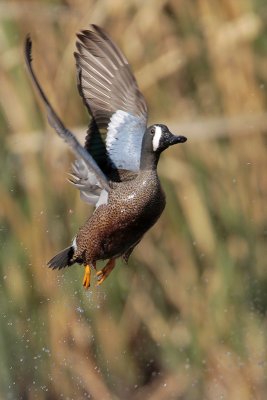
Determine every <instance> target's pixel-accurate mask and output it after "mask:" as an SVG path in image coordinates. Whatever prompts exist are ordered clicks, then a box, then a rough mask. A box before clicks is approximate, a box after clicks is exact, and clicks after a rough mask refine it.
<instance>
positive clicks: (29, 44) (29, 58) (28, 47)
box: [24, 33, 32, 64]
mask: <svg viewBox="0 0 267 400" xmlns="http://www.w3.org/2000/svg"><path fill="white" fill-rule="evenodd" d="M24 52H25V58H26V61H27V62H28V63H29V64H30V63H31V62H32V40H31V36H30V34H29V33H28V34H27V36H26V38H25V46H24Z"/></svg>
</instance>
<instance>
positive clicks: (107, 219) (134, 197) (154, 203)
mask: <svg viewBox="0 0 267 400" xmlns="http://www.w3.org/2000/svg"><path fill="white" fill-rule="evenodd" d="M77 36H78V41H77V43H76V46H77V52H75V53H74V55H75V59H76V67H77V79H78V89H79V92H80V95H81V97H82V99H83V102H84V104H85V106H86V107H87V109H88V111H89V113H90V115H91V122H90V124H89V128H88V131H87V136H86V140H85V146H84V147H82V146H81V145H80V144H79V142H78V141H77V139H76V138H75V136H74V135H73V134H72V133H71V132H70V131H69V130H68V129H66V128H65V126H64V125H63V123H62V122H61V120H60V119H59V118H58V116H57V115H56V113H55V111H54V110H53V108H52V107H51V105H50V103H49V101H48V99H47V97H46V96H45V94H44V92H43V90H42V88H41V86H40V84H39V82H38V80H37V78H36V76H35V74H34V72H33V69H32V65H31V62H32V59H31V47H32V43H31V39H30V37H29V36H28V37H27V39H26V42H25V57H26V63H27V67H28V70H29V72H30V76H31V78H32V80H33V82H34V84H35V86H36V88H37V90H38V93H39V95H40V96H41V98H42V100H43V102H44V104H45V106H46V110H47V114H48V120H49V123H50V125H51V126H52V127H53V128H54V129H55V130H56V132H57V133H58V134H59V136H61V137H62V138H63V139H64V140H65V141H66V142H67V143H68V144H69V145H70V146H71V148H72V151H73V152H74V154H75V155H76V157H77V161H76V162H75V163H74V165H73V172H72V174H71V179H70V180H71V182H72V183H73V184H74V185H75V186H76V187H77V188H78V189H79V190H80V193H81V198H82V200H84V201H86V202H87V203H91V204H94V205H95V210H94V212H93V215H92V216H91V217H90V218H89V219H88V220H87V221H86V223H85V224H84V225H83V226H82V227H81V228H80V230H79V232H78V233H77V235H76V236H75V238H74V240H73V241H72V244H71V245H70V246H69V247H68V248H66V249H64V250H62V251H61V252H60V253H58V254H57V255H56V256H54V257H53V258H52V259H51V260H50V261H49V262H48V266H49V267H50V268H52V269H61V268H64V267H67V266H70V265H72V264H74V263H79V264H83V265H84V266H85V274H84V279H83V285H84V287H85V288H88V287H89V286H90V276H91V268H92V267H93V268H96V262H97V261H98V260H109V261H108V263H107V264H106V266H105V267H104V268H103V269H102V270H101V271H98V272H97V277H98V284H100V283H102V282H103V281H104V280H105V278H106V277H107V276H108V275H109V274H110V272H111V271H112V269H113V268H114V266H115V260H116V259H117V258H118V257H122V258H123V259H124V260H125V261H126V262H127V261H128V259H129V256H130V254H131V253H132V251H133V249H134V247H135V246H136V245H137V244H138V243H139V242H140V240H141V239H142V237H143V235H144V234H145V232H147V230H148V229H149V228H151V227H152V225H154V224H155V222H156V221H157V219H158V218H159V216H160V215H161V213H162V211H163V209H164V207H165V195H164V192H163V190H162V188H161V185H160V181H159V178H158V174H157V163H158V160H159V156H160V154H161V152H162V151H163V150H165V149H166V148H167V147H169V146H171V145H173V144H176V143H183V142H185V141H186V138H185V137H184V136H175V135H173V134H172V133H171V132H170V131H169V129H168V128H167V126H165V125H162V124H154V125H151V126H149V127H148V128H147V106H146V102H145V99H144V97H143V95H142V93H141V92H140V91H139V88H138V86H137V83H136V80H135V78H134V76H133V74H132V71H131V68H130V66H129V64H128V61H127V59H126V58H125V56H124V55H123V54H122V52H121V51H120V50H119V48H118V47H117V46H116V44H115V43H114V42H113V41H112V40H111V38H110V37H109V36H108V35H107V34H106V33H105V32H104V31H103V30H102V29H101V28H99V27H98V26H95V25H92V26H91V29H90V30H84V31H81V32H80V33H79V34H78V35H77Z"/></svg>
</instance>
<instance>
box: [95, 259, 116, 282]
mask: <svg viewBox="0 0 267 400" xmlns="http://www.w3.org/2000/svg"><path fill="white" fill-rule="evenodd" d="M115 263H116V262H115V258H111V259H110V260H109V261H108V263H107V264H106V265H105V267H104V268H103V269H101V270H100V271H98V272H97V273H96V275H97V280H98V282H97V286H98V285H101V283H103V282H104V280H105V279H106V278H107V277H108V276H109V274H110V273H111V271H112V270H113V268H114V267H115Z"/></svg>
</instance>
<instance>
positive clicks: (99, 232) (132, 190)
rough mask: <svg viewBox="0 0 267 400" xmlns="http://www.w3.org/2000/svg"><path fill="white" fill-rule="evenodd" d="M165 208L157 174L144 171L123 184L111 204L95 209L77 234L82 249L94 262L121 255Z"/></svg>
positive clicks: (118, 188)
mask: <svg viewBox="0 0 267 400" xmlns="http://www.w3.org/2000/svg"><path fill="white" fill-rule="evenodd" d="M164 207H165V195H164V192H163V190H162V188H161V185H160V182H159V179H158V176H157V173H156V171H142V172H141V173H140V174H139V175H138V176H137V178H136V179H135V180H133V181H128V182H124V183H121V184H119V185H118V186H117V187H116V189H114V190H112V191H111V193H110V194H109V200H108V204H106V205H102V206H100V207H98V208H97V209H96V210H95V212H94V214H93V215H92V217H91V218H90V219H89V220H88V221H87V222H86V224H85V225H84V226H83V227H82V228H81V229H80V231H79V233H78V235H77V243H78V247H79V248H80V249H79V250H80V251H81V250H84V251H85V252H86V259H87V260H90V261H96V260H99V259H107V258H112V257H119V256H121V255H122V254H124V253H125V252H126V251H127V250H128V249H129V248H130V247H132V246H133V245H134V244H136V243H137V242H138V241H139V240H140V238H141V237H142V236H143V235H144V233H145V232H146V231H147V230H148V229H149V228H150V227H151V226H152V225H154V223H155V222H156V221H157V219H158V218H159V216H160V215H161V213H162V211H163V210H164Z"/></svg>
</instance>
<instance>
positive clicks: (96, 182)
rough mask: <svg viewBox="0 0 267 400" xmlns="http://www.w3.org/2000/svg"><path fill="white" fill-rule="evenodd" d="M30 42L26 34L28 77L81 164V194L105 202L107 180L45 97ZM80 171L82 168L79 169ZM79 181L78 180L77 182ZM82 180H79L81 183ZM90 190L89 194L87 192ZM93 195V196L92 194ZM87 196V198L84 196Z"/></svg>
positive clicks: (48, 113) (59, 131)
mask: <svg viewBox="0 0 267 400" xmlns="http://www.w3.org/2000/svg"><path fill="white" fill-rule="evenodd" d="M31 49H32V42H31V39H30V36H27V38H26V41H25V49H24V51H25V60H26V65H27V67H28V71H29V73H30V77H31V79H32V81H33V83H34V85H35V87H36V89H37V92H38V94H39V95H40V97H41V99H42V101H43V103H44V105H45V107H46V111H47V116H48V121H49V123H50V125H51V126H52V127H53V128H54V129H55V131H56V132H57V134H58V135H59V136H60V137H61V138H63V139H64V140H65V141H66V142H67V143H68V145H69V146H70V148H71V150H72V151H73V153H74V154H75V155H76V157H77V158H78V163H79V164H80V165H82V166H83V174H84V176H85V177H86V186H85V187H84V186H82V187H81V194H82V192H83V189H84V191H85V194H84V196H85V199H86V201H87V202H89V203H93V204H96V205H99V204H101V203H102V204H103V203H104V202H107V197H108V193H109V191H110V185H109V182H108V180H107V178H106V176H105V175H104V173H103V172H102V171H101V169H100V167H99V166H98V164H97V163H96V162H95V160H94V159H93V158H92V156H91V155H90V154H89V152H88V151H87V150H86V149H85V148H84V147H82V146H81V145H80V143H79V142H78V140H77V139H76V137H75V136H74V135H73V133H72V132H71V131H69V130H68V129H67V128H66V127H65V126H64V125H63V123H62V121H61V120H60V119H59V117H58V116H57V114H56V113H55V111H54V109H53V108H52V106H51V104H50V103H49V100H48V99H47V97H46V95H45V93H44V91H43V89H42V87H41V85H40V83H39V81H38V79H37V77H36V75H35V73H34V71H33V68H32V64H31V63H32V56H31ZM81 171H82V169H81ZM79 183H80V182H79ZM82 183H84V182H81V184H82ZM90 191H91V196H89V195H88V193H89V192H90ZM93 195H94V196H93ZM86 196H87V198H86Z"/></svg>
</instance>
